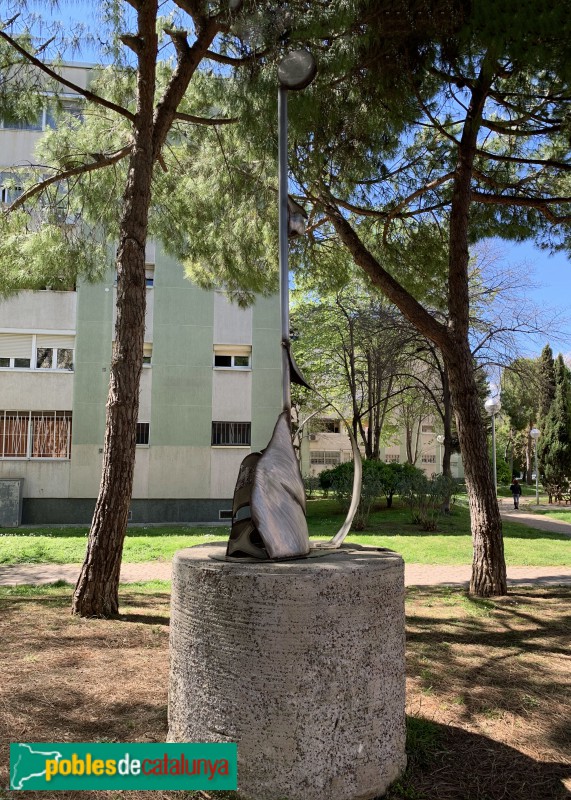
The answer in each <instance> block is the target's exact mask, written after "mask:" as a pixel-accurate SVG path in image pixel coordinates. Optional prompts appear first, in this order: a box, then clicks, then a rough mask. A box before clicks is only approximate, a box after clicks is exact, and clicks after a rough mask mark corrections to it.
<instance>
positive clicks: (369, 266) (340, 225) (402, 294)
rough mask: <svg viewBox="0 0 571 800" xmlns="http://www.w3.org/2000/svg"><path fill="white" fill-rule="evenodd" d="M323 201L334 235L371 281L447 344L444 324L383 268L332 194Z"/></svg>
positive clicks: (438, 341)
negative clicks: (336, 203) (333, 200)
mask: <svg viewBox="0 0 571 800" xmlns="http://www.w3.org/2000/svg"><path fill="white" fill-rule="evenodd" d="M325 191H327V190H325ZM324 205H325V212H326V214H327V216H328V217H329V219H330V220H331V224H332V225H333V227H334V228H335V230H336V231H337V235H338V236H339V238H340V239H341V241H342V242H343V244H344V245H345V246H346V247H347V249H348V250H349V252H350V253H351V255H352V257H353V260H354V261H355V263H356V264H357V265H358V266H359V267H361V269H363V270H364V272H366V274H367V275H368V276H369V277H370V279H371V281H372V282H373V284H374V285H375V286H378V287H379V288H380V289H381V291H382V292H383V294H385V295H386V296H387V297H388V299H389V300H390V301H391V302H392V303H394V304H395V305H396V306H397V308H399V309H400V310H401V311H402V313H403V314H404V316H405V317H406V318H407V319H408V320H409V321H410V322H411V323H412V324H413V325H415V327H417V328H418V329H419V330H420V331H421V333H423V334H424V335H425V336H427V337H428V338H429V339H431V340H432V341H433V342H434V343H435V344H437V345H438V346H439V347H441V346H442V345H444V344H448V332H447V330H446V328H445V326H444V325H442V324H441V323H440V322H438V321H437V320H435V319H434V317H433V316H431V314H429V312H428V311H427V310H426V309H425V308H424V306H422V305H421V304H420V303H419V302H418V300H416V299H415V298H414V297H413V296H412V295H411V294H410V293H409V292H407V290H406V289H405V288H404V287H403V286H401V285H400V283H398V281H396V280H395V279H394V278H393V276H392V275H390V274H389V273H388V272H387V271H386V270H385V269H383V267H382V266H381V265H380V264H379V262H378V261H377V259H376V258H375V257H374V256H373V254H372V253H371V252H370V251H369V250H368V249H367V248H366V247H365V245H364V244H363V242H362V241H361V239H360V238H359V236H358V234H357V233H356V231H355V230H354V229H353V227H352V226H351V225H350V223H349V222H348V221H347V220H346V219H345V217H344V216H343V215H342V214H341V212H340V211H339V209H338V208H337V207H336V206H335V205H333V204H332V202H331V198H328V199H326V200H325V201H324Z"/></svg>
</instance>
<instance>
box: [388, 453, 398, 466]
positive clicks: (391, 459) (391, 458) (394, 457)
mask: <svg viewBox="0 0 571 800" xmlns="http://www.w3.org/2000/svg"><path fill="white" fill-rule="evenodd" d="M385 464H400V455H399V454H398V453H387V454H386V455H385Z"/></svg>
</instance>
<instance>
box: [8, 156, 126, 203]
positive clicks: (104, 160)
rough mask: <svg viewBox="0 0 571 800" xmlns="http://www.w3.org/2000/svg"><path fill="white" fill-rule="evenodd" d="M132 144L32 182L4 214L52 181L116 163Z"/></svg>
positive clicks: (52, 182) (62, 179) (55, 181)
mask: <svg viewBox="0 0 571 800" xmlns="http://www.w3.org/2000/svg"><path fill="white" fill-rule="evenodd" d="M131 149H132V145H127V146H126V147H122V148H121V150H117V151H116V152H115V153H111V154H110V155H108V156H102V157H101V158H99V159H98V160H97V161H93V162H90V163H89V164H79V165H78V166H77V167H71V168H70V169H65V170H62V171H60V172H58V173H56V174H55V175H52V176H51V178H46V179H45V180H43V181H40V182H39V183H36V184H34V186H31V187H30V188H29V189H27V190H26V191H25V192H23V193H22V194H21V195H20V197H18V198H16V200H14V202H13V203H12V204H11V205H10V206H9V207H8V208H7V209H6V211H5V212H4V213H5V214H9V213H10V212H12V211H15V210H16V209H17V208H20V207H21V206H23V205H24V203H25V202H26V200H29V199H30V197H34V196H35V195H37V194H41V192H43V191H44V189H47V188H48V186H51V185H52V184H54V183H58V181H64V180H66V179H67V178H72V177H73V176H74V175H83V174H85V173H87V172H94V171H95V170H97V169H101V168H102V167H108V166H110V165H111V164H116V163H117V162H118V161H121V159H123V158H125V157H126V156H128V155H129V153H130V152H131Z"/></svg>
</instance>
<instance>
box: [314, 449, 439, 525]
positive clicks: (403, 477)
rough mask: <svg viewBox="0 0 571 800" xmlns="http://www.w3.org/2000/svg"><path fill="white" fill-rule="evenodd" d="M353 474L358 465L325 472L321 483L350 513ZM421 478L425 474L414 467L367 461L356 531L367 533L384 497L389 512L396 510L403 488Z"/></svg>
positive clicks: (344, 466)
mask: <svg viewBox="0 0 571 800" xmlns="http://www.w3.org/2000/svg"><path fill="white" fill-rule="evenodd" d="M353 474H354V465H353V462H352V461H348V462H346V463H345V464H339V466H337V467H334V468H333V469H330V470H327V474H326V473H324V472H322V473H321V475H320V480H321V479H322V478H323V476H324V475H325V478H324V479H323V481H322V482H321V486H322V488H323V486H324V484H325V485H326V486H328V487H329V488H330V489H331V491H333V493H334V495H335V499H336V500H337V501H338V502H339V503H340V505H341V507H342V509H343V510H344V511H345V512H347V511H348V509H349V505H350V503H351V497H352V494H353ZM418 476H421V478H424V473H423V472H422V471H421V470H419V469H418V468H417V467H413V466H412V464H385V463H384V462H383V461H375V460H372V459H371V460H366V461H363V483H362V487H361V500H360V503H359V508H358V510H357V513H356V515H355V522H354V525H353V527H354V529H355V530H364V528H365V527H366V525H367V522H368V520H369V515H370V513H371V511H372V509H373V506H374V504H375V501H376V500H377V499H378V498H379V497H381V496H382V495H384V496H385V497H386V500H387V508H390V507H391V506H392V501H393V497H394V495H395V494H397V495H398V494H402V487H403V486H407V485H409V484H410V483H411V482H414V480H415V479H416V480H418Z"/></svg>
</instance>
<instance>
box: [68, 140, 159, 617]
mask: <svg viewBox="0 0 571 800" xmlns="http://www.w3.org/2000/svg"><path fill="white" fill-rule="evenodd" d="M133 160H134V161H135V160H136V156H135V158H134V159H133ZM151 176H152V161H151V162H150V163H148V164H141V163H139V164H138V165H134V164H133V166H132V168H131V170H130V177H129V182H128V186H127V191H126V193H125V196H124V202H125V207H126V214H125V216H124V218H123V222H122V225H121V234H120V239H119V249H118V251H117V272H118V276H117V322H116V326H115V345H114V349H113V359H112V362H111V370H110V383H109V395H108V399H107V421H106V428H105V444H104V451H103V472H102V476H101V485H100V488H99V496H98V498H97V503H96V505H95V511H94V515H93V520H92V523H91V530H90V533H89V541H88V546H87V555H86V558H85V562H84V564H83V567H82V570H81V573H80V576H79V579H78V582H77V585H76V589H75V593H74V597H73V606H72V612H73V613H75V614H80V615H81V616H84V617H85V616H88V617H109V616H112V615H114V614H117V612H118V608H119V597H118V584H119V571H120V568H121V557H122V553H123V540H124V538H125V533H126V530H127V519H128V513H129V505H130V502H131V493H132V487H133V472H134V463H135V446H136V423H137V416H138V410H139V380H140V374H141V369H142V362H143V340H144V332H145V303H146V289H145V242H146V235H147V225H146V222H147V216H148V205H149V197H150V184H151Z"/></svg>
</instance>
